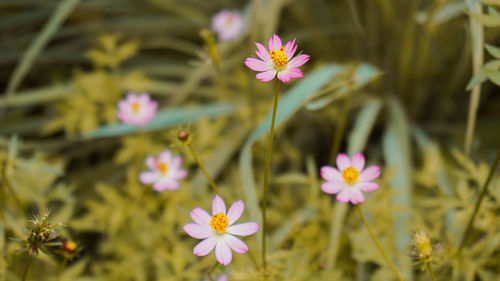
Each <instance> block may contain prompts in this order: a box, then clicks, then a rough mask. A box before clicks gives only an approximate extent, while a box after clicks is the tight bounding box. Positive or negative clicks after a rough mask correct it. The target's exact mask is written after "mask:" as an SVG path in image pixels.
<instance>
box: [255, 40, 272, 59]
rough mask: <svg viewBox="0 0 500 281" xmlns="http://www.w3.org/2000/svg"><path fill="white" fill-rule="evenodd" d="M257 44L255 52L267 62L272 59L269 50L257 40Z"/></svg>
mask: <svg viewBox="0 0 500 281" xmlns="http://www.w3.org/2000/svg"><path fill="white" fill-rule="evenodd" d="M255 46H257V50H256V51H255V53H256V54H257V56H259V58H260V59H261V60H263V61H266V62H269V61H272V60H271V57H270V56H269V52H268V51H267V50H266V48H265V47H264V46H263V45H262V44H260V43H257V42H255Z"/></svg>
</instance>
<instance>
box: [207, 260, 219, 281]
mask: <svg viewBox="0 0 500 281" xmlns="http://www.w3.org/2000/svg"><path fill="white" fill-rule="evenodd" d="M218 265H219V262H218V261H217V260H216V261H215V264H214V265H213V266H212V268H211V269H210V271H208V272H207V275H208V279H209V280H210V281H214V279H213V278H212V273H213V272H214V270H215V269H216V268H217V266H218Z"/></svg>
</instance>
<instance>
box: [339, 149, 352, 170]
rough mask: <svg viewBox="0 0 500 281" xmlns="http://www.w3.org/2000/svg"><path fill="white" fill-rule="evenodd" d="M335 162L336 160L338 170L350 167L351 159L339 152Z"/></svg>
mask: <svg viewBox="0 0 500 281" xmlns="http://www.w3.org/2000/svg"><path fill="white" fill-rule="evenodd" d="M336 162H337V168H338V169H339V170H340V171H343V170H344V169H345V168H349V167H351V160H350V159H349V157H348V156H347V155H345V154H344V153H340V154H339V155H337V161H336Z"/></svg>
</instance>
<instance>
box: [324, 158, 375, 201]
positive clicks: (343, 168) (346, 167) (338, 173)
mask: <svg viewBox="0 0 500 281" xmlns="http://www.w3.org/2000/svg"><path fill="white" fill-rule="evenodd" d="M337 168H338V169H335V168H333V167H329V166H324V167H322V168H321V176H322V177H323V178H324V179H325V180H326V182H325V183H323V184H322V185H321V190H323V191H324V192H326V193H329V194H337V201H339V202H341V203H347V202H349V201H351V203H352V204H358V203H363V202H365V197H364V196H363V193H362V191H364V192H371V191H375V190H377V189H378V188H379V185H378V183H375V182H372V180H374V179H376V178H377V177H378V176H379V175H380V168H379V167H378V166H370V167H368V168H366V169H364V168H365V157H364V156H363V154H361V153H359V152H356V153H354V155H353V156H352V159H349V157H348V156H347V155H345V154H343V153H341V154H339V155H338V156H337Z"/></svg>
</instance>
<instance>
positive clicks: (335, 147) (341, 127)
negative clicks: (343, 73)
mask: <svg viewBox="0 0 500 281" xmlns="http://www.w3.org/2000/svg"><path fill="white" fill-rule="evenodd" d="M351 87H352V86H349V92H348V93H347V96H346V97H345V100H344V104H343V106H342V113H341V114H340V119H339V122H338V125H337V128H336V130H335V137H334V138H333V143H332V150H331V152H330V163H331V164H332V165H333V164H335V158H336V156H337V153H339V149H340V144H341V142H342V137H343V136H344V131H345V125H346V123H347V116H348V115H349V108H350V107H351V96H352V91H351Z"/></svg>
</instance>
